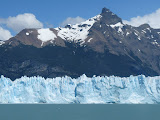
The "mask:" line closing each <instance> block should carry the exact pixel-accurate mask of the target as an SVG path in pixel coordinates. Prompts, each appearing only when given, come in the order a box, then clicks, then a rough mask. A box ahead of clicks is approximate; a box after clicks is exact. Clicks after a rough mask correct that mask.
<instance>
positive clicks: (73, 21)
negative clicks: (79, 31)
mask: <svg viewBox="0 0 160 120" xmlns="http://www.w3.org/2000/svg"><path fill="white" fill-rule="evenodd" d="M84 21H85V19H84V18H81V17H79V16H77V17H75V18H72V17H68V18H67V19H66V20H64V21H63V22H62V23H61V26H65V25H67V24H71V25H74V24H78V23H81V22H84Z"/></svg>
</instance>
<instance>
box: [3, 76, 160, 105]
mask: <svg viewBox="0 0 160 120" xmlns="http://www.w3.org/2000/svg"><path fill="white" fill-rule="evenodd" d="M159 102H160V76H157V77H145V76H144V75H140V76H130V77H123V78H121V77H115V76H110V77H107V76H105V77H100V76H98V77H95V76H94V77H92V78H88V77H87V76H85V75H82V76H81V77H79V78H77V79H72V78H71V77H67V76H65V77H57V78H53V79H51V78H48V79H44V78H43V77H22V78H20V79H16V80H15V81H11V80H10V79H9V78H5V77H4V76H1V78H0V103H55V104H68V103H81V104H91V103H97V104H107V103H119V104H124V103H127V104H130V103H131V104H145V103H148V104H157V103H159Z"/></svg>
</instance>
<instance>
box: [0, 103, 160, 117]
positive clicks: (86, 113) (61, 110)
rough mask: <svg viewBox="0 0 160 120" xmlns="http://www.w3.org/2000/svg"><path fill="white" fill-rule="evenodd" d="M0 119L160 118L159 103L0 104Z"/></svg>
mask: <svg viewBox="0 0 160 120" xmlns="http://www.w3.org/2000/svg"><path fill="white" fill-rule="evenodd" d="M0 120H160V105H78V104H70V105H0Z"/></svg>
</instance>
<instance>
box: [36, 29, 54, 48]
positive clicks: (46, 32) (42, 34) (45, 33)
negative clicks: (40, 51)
mask: <svg viewBox="0 0 160 120" xmlns="http://www.w3.org/2000/svg"><path fill="white" fill-rule="evenodd" d="M37 31H38V33H39V35H38V39H39V40H41V41H42V46H43V43H45V42H47V41H50V40H55V38H57V36H56V35H55V34H54V33H53V31H51V30H50V29H49V28H47V29H38V30H37Z"/></svg>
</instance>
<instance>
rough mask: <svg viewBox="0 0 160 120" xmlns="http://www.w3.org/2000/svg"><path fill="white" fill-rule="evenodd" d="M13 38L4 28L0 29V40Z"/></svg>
mask: <svg viewBox="0 0 160 120" xmlns="http://www.w3.org/2000/svg"><path fill="white" fill-rule="evenodd" d="M11 37H12V35H11V33H10V31H8V30H5V29H3V28H2V27H0V40H8V39H9V38H11Z"/></svg>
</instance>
